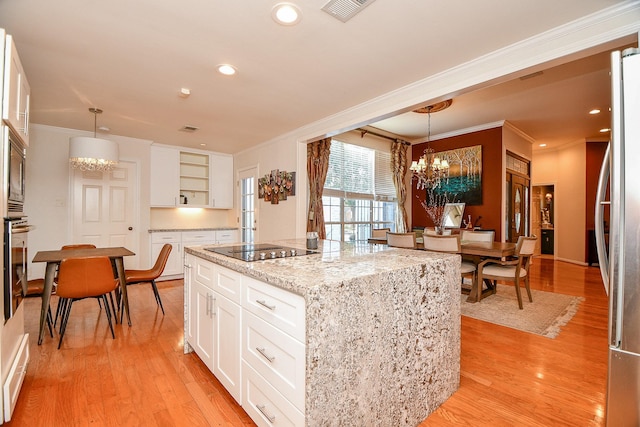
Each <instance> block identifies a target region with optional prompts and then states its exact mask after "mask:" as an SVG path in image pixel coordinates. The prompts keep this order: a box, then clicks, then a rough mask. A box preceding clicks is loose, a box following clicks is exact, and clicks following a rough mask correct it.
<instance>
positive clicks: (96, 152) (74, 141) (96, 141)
mask: <svg viewBox="0 0 640 427" xmlns="http://www.w3.org/2000/svg"><path fill="white" fill-rule="evenodd" d="M89 111H90V112H91V113H93V116H94V118H93V138H91V137H88V136H74V137H71V138H69V163H70V164H71V166H73V168H74V169H80V170H81V171H99V172H104V171H110V170H112V169H113V168H114V167H115V166H116V165H117V164H118V143H117V142H114V141H109V140H107V139H101V138H96V130H97V121H98V114H101V113H102V110H101V109H99V108H89Z"/></svg>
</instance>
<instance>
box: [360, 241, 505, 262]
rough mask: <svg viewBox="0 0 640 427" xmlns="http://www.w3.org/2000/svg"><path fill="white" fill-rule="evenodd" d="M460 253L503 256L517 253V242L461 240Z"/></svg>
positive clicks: (379, 242)
mask: <svg viewBox="0 0 640 427" xmlns="http://www.w3.org/2000/svg"><path fill="white" fill-rule="evenodd" d="M368 242H369V243H374V244H381V245H386V244H387V239H385V238H371V239H369V240H368ZM460 248H461V251H460V253H461V254H463V255H478V256H483V257H491V258H502V257H505V256H511V255H514V254H515V253H516V244H515V243H511V242H491V243H486V242H465V241H462V242H460ZM417 249H421V250H422V249H424V247H423V246H422V243H418V247H417Z"/></svg>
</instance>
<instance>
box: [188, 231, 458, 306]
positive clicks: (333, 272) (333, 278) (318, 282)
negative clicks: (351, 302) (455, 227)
mask: <svg viewBox="0 0 640 427" xmlns="http://www.w3.org/2000/svg"><path fill="white" fill-rule="evenodd" d="M262 243H274V244H280V245H283V246H289V247H294V248H297V249H300V250H305V249H306V240H305V239H290V240H279V241H277V243H276V242H262ZM211 246H212V245H206V246H192V247H186V248H185V251H186V252H187V253H191V254H193V255H196V256H198V257H200V258H203V259H207V260H210V261H212V262H215V263H216V264H220V265H222V266H224V267H227V268H229V269H231V270H234V271H237V272H239V273H242V274H245V275H247V276H251V277H253V278H256V279H258V280H262V281H264V282H267V283H269V284H272V285H275V286H278V287H280V288H283V289H286V290H289V291H292V292H294V293H297V294H299V295H303V296H304V295H306V294H307V293H308V291H309V289H310V288H313V287H315V288H317V287H323V288H324V287H338V286H341V284H342V283H344V282H345V281H349V280H352V279H356V278H360V277H364V276H374V275H379V274H383V273H389V272H393V271H398V270H404V269H407V268H409V267H416V266H419V265H424V264H425V263H430V264H433V263H438V261H442V260H449V259H455V258H458V262H460V261H459V258H460V256H459V255H455V254H454V255H452V254H445V253H434V252H426V251H418V250H413V249H402V248H393V247H388V246H386V245H372V244H369V243H344V242H336V241H329V240H322V241H320V242H319V243H318V250H317V251H318V253H317V254H312V255H304V256H296V257H294V258H276V259H266V260H260V261H253V262H245V261H242V260H238V259H235V258H231V257H227V256H224V255H220V254H217V253H214V252H210V251H207V250H205V248H206V247H211ZM217 246H229V245H217Z"/></svg>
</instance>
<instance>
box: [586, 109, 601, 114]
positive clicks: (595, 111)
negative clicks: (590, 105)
mask: <svg viewBox="0 0 640 427" xmlns="http://www.w3.org/2000/svg"><path fill="white" fill-rule="evenodd" d="M589 114H600V110H598V109H597V108H594V109H593V110H591V111H589Z"/></svg>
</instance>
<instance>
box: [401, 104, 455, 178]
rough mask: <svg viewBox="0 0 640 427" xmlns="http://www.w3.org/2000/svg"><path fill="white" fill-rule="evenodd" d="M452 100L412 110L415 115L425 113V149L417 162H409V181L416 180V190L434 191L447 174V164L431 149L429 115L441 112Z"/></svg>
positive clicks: (445, 160)
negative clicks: (426, 126) (426, 125)
mask: <svg viewBox="0 0 640 427" xmlns="http://www.w3.org/2000/svg"><path fill="white" fill-rule="evenodd" d="M451 103H452V100H451V99H449V100H446V101H443V102H440V103H438V104H434V105H428V106H426V107H423V108H419V109H417V110H414V112H416V113H427V123H428V128H427V148H425V149H424V151H423V152H422V156H420V159H419V160H417V161H416V160H414V161H412V162H411V166H410V167H409V170H411V179H413V180H416V188H417V189H418V190H424V189H425V188H426V189H435V188H438V187H439V186H440V183H441V181H442V179H443V178H444V177H446V176H447V174H448V172H449V162H448V161H447V159H441V158H440V157H438V156H437V155H436V152H435V150H434V149H433V148H431V144H430V142H431V113H435V112H437V111H442V110H444V109H445V108H447V107H449V106H450V105H451Z"/></svg>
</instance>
